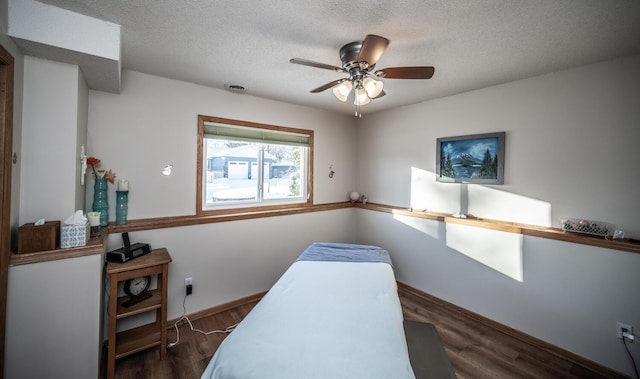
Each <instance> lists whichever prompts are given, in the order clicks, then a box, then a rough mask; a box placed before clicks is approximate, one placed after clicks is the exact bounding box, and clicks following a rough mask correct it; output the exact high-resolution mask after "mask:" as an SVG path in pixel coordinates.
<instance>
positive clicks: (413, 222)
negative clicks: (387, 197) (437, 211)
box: [393, 214, 444, 239]
mask: <svg viewBox="0 0 640 379" xmlns="http://www.w3.org/2000/svg"><path fill="white" fill-rule="evenodd" d="M393 219H394V220H396V221H400V222H401V223H403V224H405V225H407V226H410V227H412V228H414V229H415V230H417V231H420V232H422V233H424V234H426V235H428V236H431V237H433V238H435V239H441V236H440V234H441V233H440V222H439V221H433V220H425V219H421V218H417V217H411V216H402V215H397V214H394V215H393ZM442 234H444V231H443V232H442Z"/></svg>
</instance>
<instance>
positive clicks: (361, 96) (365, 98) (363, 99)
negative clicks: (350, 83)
mask: <svg viewBox="0 0 640 379" xmlns="http://www.w3.org/2000/svg"><path fill="white" fill-rule="evenodd" d="M355 93H356V98H355V100H354V101H353V103H354V104H355V105H358V106H360V105H366V104H369V102H370V101H371V99H369V95H368V94H367V91H366V90H365V89H364V88H363V87H362V86H358V87H357V88H356V91H355Z"/></svg>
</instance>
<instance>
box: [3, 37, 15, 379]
mask: <svg viewBox="0 0 640 379" xmlns="http://www.w3.org/2000/svg"><path fill="white" fill-rule="evenodd" d="M13 76H14V59H13V56H12V55H11V53H9V52H8V51H7V50H6V49H5V48H4V46H2V45H0V378H3V377H4V351H5V336H6V335H5V326H6V321H7V282H8V276H9V257H10V254H11V165H12V163H13V156H14V154H13Z"/></svg>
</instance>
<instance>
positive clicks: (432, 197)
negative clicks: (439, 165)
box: [410, 167, 460, 213]
mask: <svg viewBox="0 0 640 379" xmlns="http://www.w3.org/2000/svg"><path fill="white" fill-rule="evenodd" d="M410 204H411V208H413V209H414V210H416V211H424V210H425V209H426V210H429V211H435V212H445V213H455V212H459V211H460V185H459V184H453V183H438V182H436V174H435V173H433V172H430V171H427V170H422V169H420V168H417V167H411V199H410Z"/></svg>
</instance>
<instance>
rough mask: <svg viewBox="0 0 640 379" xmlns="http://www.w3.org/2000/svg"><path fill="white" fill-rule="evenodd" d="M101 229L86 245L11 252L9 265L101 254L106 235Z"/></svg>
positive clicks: (103, 249)
mask: <svg viewBox="0 0 640 379" xmlns="http://www.w3.org/2000/svg"><path fill="white" fill-rule="evenodd" d="M102 230H103V233H102V236H100V237H94V238H90V239H89V241H88V242H87V245H86V246H80V247H71V248H68V249H56V250H47V251H38V252H35V253H27V254H16V253H11V257H10V258H9V266H18V265H25V264H31V263H40V262H48V261H57V260H60V259H68V258H77V257H84V256H85V255H94V254H102V253H104V251H105V245H104V239H105V238H106V237H107V231H106V228H105V229H102Z"/></svg>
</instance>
